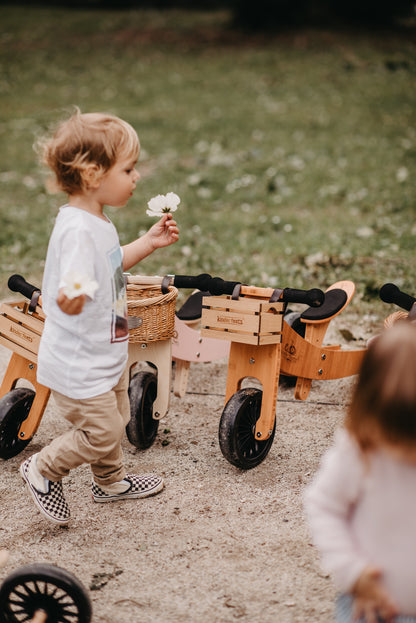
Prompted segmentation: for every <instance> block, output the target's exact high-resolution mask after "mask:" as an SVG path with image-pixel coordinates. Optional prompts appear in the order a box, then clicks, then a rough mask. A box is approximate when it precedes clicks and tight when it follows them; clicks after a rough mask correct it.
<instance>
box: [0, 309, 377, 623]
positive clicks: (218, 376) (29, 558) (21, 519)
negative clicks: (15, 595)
mask: <svg viewBox="0 0 416 623" xmlns="http://www.w3.org/2000/svg"><path fill="white" fill-rule="evenodd" d="M340 318H342V319H341V320H340ZM379 327H380V323H378V324H377V322H376V321H375V320H374V319H369V318H367V319H365V318H364V319H360V320H358V319H357V317H356V316H355V315H354V314H351V313H349V312H348V310H346V311H344V312H343V314H342V315H341V316H339V317H338V318H336V319H335V320H334V321H333V322H332V323H331V327H330V331H329V335H328V338H329V339H330V341H331V343H333V342H334V341H335V342H336V343H341V344H342V345H343V346H344V347H346V348H358V347H362V346H363V345H365V341H366V340H367V339H368V338H369V337H370V336H371V335H374V334H375V333H376V332H377V331H378V329H379ZM345 330H347V332H346V331H345ZM347 333H349V334H352V337H353V338H354V340H353V341H351V342H349V343H348V344H346V343H345V340H343V337H342V336H345V335H346V334H347ZM326 343H328V340H326ZM9 355H10V353H9V351H8V350H7V349H5V348H3V347H0V373H1V374H2V375H3V374H4V371H5V369H6V366H7V362H8V358H9ZM226 373H227V361H226V360H222V361H217V362H212V363H207V364H192V365H191V372H190V378H189V383H188V392H187V393H186V395H185V396H184V397H183V398H177V397H175V396H174V395H173V393H172V394H171V401H170V407H169V411H168V413H167V414H166V416H165V417H164V418H163V420H162V421H161V423H160V426H159V433H158V437H157V439H156V441H155V443H154V444H153V446H152V447H151V448H149V449H148V450H146V451H138V450H137V449H135V448H134V447H133V446H131V445H130V444H129V442H128V440H127V438H126V439H125V441H124V451H125V460H126V464H127V468H128V470H129V471H132V472H138V473H140V472H147V471H154V472H156V473H158V474H161V475H163V477H164V479H165V483H166V487H165V489H164V490H163V492H162V493H160V494H159V495H157V496H155V497H152V498H147V499H145V500H141V501H134V500H130V501H124V502H119V503H114V504H105V505H100V504H94V503H93V502H92V500H91V494H90V480H91V479H90V473H89V469H88V468H87V467H82V468H79V469H77V470H75V471H74V472H72V473H71V475H70V476H69V477H68V478H66V479H65V481H64V488H65V494H66V498H67V501H68V503H69V505H70V508H71V514H72V517H73V518H72V519H71V523H70V524H69V526H68V527H67V528H61V527H55V526H54V525H52V524H49V523H48V522H47V521H46V520H45V519H43V518H42V516H41V515H40V514H39V513H38V512H37V511H36V509H35V507H34V505H33V503H32V501H31V499H30V498H29V497H28V496H27V494H26V490H25V488H24V486H23V483H22V481H21V478H20V475H19V472H18V467H19V464H20V462H21V461H22V460H23V459H25V458H27V457H28V456H30V455H31V454H32V453H34V452H36V451H38V450H39V449H40V448H41V447H42V446H43V445H45V444H47V443H49V442H50V440H51V439H52V438H53V437H54V436H56V435H58V434H59V433H60V432H62V431H63V430H64V428H65V427H66V423H64V422H63V421H61V420H60V419H59V418H57V417H56V413H55V408H54V404H53V401H52V399H51V400H50V401H49V403H48V406H47V408H46V412H45V414H44V417H43V419H42V422H41V425H40V428H39V430H38V432H37V434H36V436H35V437H34V439H33V440H32V441H31V443H30V444H29V445H28V446H27V447H26V448H25V449H24V451H23V452H22V453H21V454H20V455H18V456H16V457H14V458H12V459H9V460H8V461H1V476H0V498H1V522H0V550H1V549H5V550H8V551H9V554H10V556H9V559H8V561H7V562H6V564H5V565H4V566H3V567H2V568H1V569H0V581H2V580H3V579H4V578H5V577H6V576H7V575H8V574H9V573H10V572H12V571H13V570H15V569H17V568H19V567H20V566H22V565H26V564H28V563H32V562H47V563H53V564H56V565H59V566H61V567H63V568H65V569H67V570H68V571H70V572H72V573H73V574H75V575H76V576H77V577H78V578H79V579H80V580H81V582H82V583H83V584H84V585H85V587H86V588H87V589H88V591H89V595H90V598H91V600H92V604H93V613H94V614H93V621H94V622H96V623H98V622H107V623H116V622H117V623H154V622H156V621H163V622H166V623H176V622H182V623H184V622H192V623H212V622H213V621H215V622H217V623H231V622H233V621H241V622H244V623H245V622H247V623H248V622H250V623H276V622H279V623H295V622H299V623H304V622H306V621H310V622H319V623H329V622H330V621H332V620H333V615H332V603H333V598H334V587H333V585H332V582H331V579H330V578H328V577H327V576H326V575H325V574H324V573H323V572H322V571H321V569H320V566H319V559H318V556H317V553H316V551H315V549H314V548H313V547H312V546H311V544H310V538H309V534H308V529H307V526H306V524H305V520H304V515H303V511H302V492H303V489H304V487H305V485H307V483H308V482H309V481H310V479H311V477H312V475H313V473H314V471H315V470H316V468H317V466H318V463H319V460H320V457H321V455H322V453H323V452H324V451H325V449H326V448H327V447H328V445H329V444H330V442H331V439H332V435H333V432H334V430H335V428H336V427H337V426H338V425H339V424H340V422H341V421H342V418H343V414H344V411H345V405H346V403H347V402H348V399H349V392H350V388H351V384H352V382H353V379H351V378H348V379H340V380H336V381H321V382H314V383H313V385H312V390H311V392H310V395H309V398H308V399H307V400H306V401H305V402H299V401H295V400H294V397H293V388H290V387H284V386H283V385H282V384H281V387H280V389H279V395H278V403H277V411H276V413H277V415H276V418H277V430H276V436H275V440H274V442H273V445H272V448H271V450H270V453H269V455H268V456H267V458H266V459H265V461H264V462H263V463H262V464H261V465H259V466H257V467H256V468H254V469H252V470H248V471H241V470H239V469H237V468H235V467H233V466H232V465H231V464H230V463H228V462H227V461H226V460H225V459H224V457H223V456H222V454H221V450H220V448H219V445H218V424H219V420H220V417H221V413H222V410H223V407H224V393H225V382H226Z"/></svg>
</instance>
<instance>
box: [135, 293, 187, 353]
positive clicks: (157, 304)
mask: <svg viewBox="0 0 416 623" xmlns="http://www.w3.org/2000/svg"><path fill="white" fill-rule="evenodd" d="M177 295H178V290H177V288H175V287H173V286H169V291H168V292H167V293H166V294H162V290H161V287H160V286H159V285H137V284H131V283H128V284H127V307H128V323H129V335H130V337H129V341H130V342H156V341H158V340H167V339H169V338H171V337H172V336H173V334H174V328H175V303H176V297H177Z"/></svg>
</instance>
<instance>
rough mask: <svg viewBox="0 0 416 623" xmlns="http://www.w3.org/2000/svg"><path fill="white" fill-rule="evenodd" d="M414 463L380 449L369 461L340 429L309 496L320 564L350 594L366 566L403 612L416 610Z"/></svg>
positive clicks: (306, 498) (307, 503) (308, 512)
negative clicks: (377, 575) (378, 571)
mask: <svg viewBox="0 0 416 623" xmlns="http://www.w3.org/2000/svg"><path fill="white" fill-rule="evenodd" d="M415 491H416V466H415V465H412V464H410V463H407V462H404V461H400V460H398V459H395V458H393V457H391V456H390V455H389V454H387V453H385V452H384V451H382V450H379V451H377V452H371V453H369V455H368V457H367V461H365V460H363V455H362V453H361V451H360V449H359V447H358V445H357V443H356V442H355V441H354V439H353V438H352V437H351V436H350V435H349V434H348V433H347V431H345V430H344V429H341V430H339V431H337V434H336V435H335V440H334V444H333V446H332V447H331V448H330V449H329V450H328V451H327V452H326V454H325V455H324V457H323V458H322V462H321V466H320V468H319V470H318V472H317V474H316V475H315V478H314V480H313V482H312V483H311V484H310V485H309V487H308V489H307V491H306V494H305V509H306V512H307V516H308V520H309V525H310V528H311V532H312V536H313V540H314V543H315V545H316V546H317V547H318V549H319V550H320V553H321V555H322V563H323V567H324V568H325V569H326V571H328V572H330V573H331V574H332V576H333V578H334V580H335V583H336V585H337V587H338V588H339V589H340V590H341V591H344V592H350V591H351V588H352V586H353V585H354V583H355V582H356V580H357V579H358V577H359V575H360V574H361V572H362V571H363V570H364V568H365V567H366V566H367V565H372V566H376V567H379V568H380V569H381V571H382V574H383V575H382V581H383V583H384V585H385V587H386V589H387V591H388V593H389V595H390V597H391V598H392V599H393V600H394V601H395V602H396V604H397V605H398V607H399V611H400V614H402V615H412V616H415V615H416V591H415V575H416V522H415V517H416V496H415Z"/></svg>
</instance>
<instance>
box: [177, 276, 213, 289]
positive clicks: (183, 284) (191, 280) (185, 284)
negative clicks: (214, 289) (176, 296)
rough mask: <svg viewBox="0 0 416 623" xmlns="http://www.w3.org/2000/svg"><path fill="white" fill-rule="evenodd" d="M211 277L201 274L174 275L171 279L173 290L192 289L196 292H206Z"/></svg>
mask: <svg viewBox="0 0 416 623" xmlns="http://www.w3.org/2000/svg"><path fill="white" fill-rule="evenodd" d="M211 279H212V277H211V275H208V274H207V273H202V274H201V275H197V276H193V275H175V276H174V278H173V285H174V286H175V288H192V289H196V290H206V291H208V287H207V285H208V284H209V282H210V281H211Z"/></svg>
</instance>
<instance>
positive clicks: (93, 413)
mask: <svg viewBox="0 0 416 623" xmlns="http://www.w3.org/2000/svg"><path fill="white" fill-rule="evenodd" d="M52 395H53V397H54V399H55V403H56V406H57V407H58V410H59V412H60V413H61V415H63V417H64V418H65V419H66V420H68V422H70V423H71V424H72V425H73V428H72V429H71V430H70V431H68V432H66V433H64V434H63V435H61V436H60V437H58V438H57V439H54V440H53V441H52V443H50V444H49V446H46V447H45V448H43V449H42V450H41V451H40V452H39V454H38V456H37V467H38V469H39V471H40V473H41V474H42V476H44V477H45V478H47V479H48V480H52V481H53V482H56V481H58V480H61V479H62V477H63V476H66V475H67V474H68V473H69V471H70V470H71V469H74V468H75V467H78V466H79V465H82V464H84V463H89V464H90V465H91V470H92V473H93V475H94V480H95V482H96V483H97V484H98V485H100V484H101V485H108V484H112V483H113V482H118V481H120V480H122V479H123V478H124V477H125V475H126V470H125V468H124V465H123V453H122V450H121V440H122V438H123V435H124V432H125V428H126V425H127V424H128V422H129V419H130V405H129V398H128V373H127V372H126V373H125V374H123V376H122V377H121V379H120V381H119V383H118V384H117V385H116V386H115V387H114V388H113V389H112V390H111V391H109V392H106V393H105V394H101V395H100V396H95V397H94V398H87V399H83V400H75V399H72V398H68V397H67V396H64V395H62V394H60V393H58V392H55V391H54V392H52Z"/></svg>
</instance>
